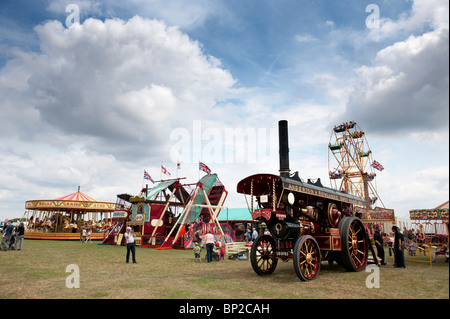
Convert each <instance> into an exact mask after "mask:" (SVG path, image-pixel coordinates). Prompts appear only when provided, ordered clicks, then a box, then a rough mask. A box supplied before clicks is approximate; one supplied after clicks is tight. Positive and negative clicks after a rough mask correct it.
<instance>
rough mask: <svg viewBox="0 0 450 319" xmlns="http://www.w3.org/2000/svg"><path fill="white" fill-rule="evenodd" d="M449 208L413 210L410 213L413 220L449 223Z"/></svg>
mask: <svg viewBox="0 0 450 319" xmlns="http://www.w3.org/2000/svg"><path fill="white" fill-rule="evenodd" d="M448 215H449V214H448V208H441V209H439V208H437V209H413V210H410V211H409V218H410V219H411V220H445V221H448Z"/></svg>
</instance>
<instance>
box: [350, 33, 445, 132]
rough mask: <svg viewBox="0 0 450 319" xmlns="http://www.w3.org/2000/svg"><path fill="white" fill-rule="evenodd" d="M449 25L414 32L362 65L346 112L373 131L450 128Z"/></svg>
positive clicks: (417, 130)
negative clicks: (417, 33)
mask: <svg viewBox="0 0 450 319" xmlns="http://www.w3.org/2000/svg"><path fill="white" fill-rule="evenodd" d="M448 41H449V38H448V29H443V28H439V29H436V30H433V31H430V32H427V33H424V34H423V35H418V36H413V35H411V36H409V37H408V38H407V39H406V40H404V41H398V42H396V43H394V44H393V45H390V46H388V47H386V48H384V49H382V50H380V51H379V52H378V53H377V55H376V58H375V61H374V65H372V66H361V67H359V68H358V69H357V70H356V72H357V73H358V75H359V77H360V79H361V84H360V85H359V86H358V87H356V88H355V91H354V93H353V94H351V96H350V99H349V103H348V108H347V112H346V114H345V116H346V117H349V116H353V118H354V119H356V120H357V121H358V120H363V121H365V122H367V123H370V127H369V128H370V129H371V130H373V131H378V132H382V131H386V132H389V133H390V134H392V133H394V132H396V131H397V132H399V131H404V130H406V129H407V130H409V131H411V132H416V133H417V132H421V131H430V130H436V129H438V130H439V129H441V130H444V131H443V134H446V133H445V131H446V130H447V129H448V114H449V113H448V111H449V108H448V105H449V91H448V90H449V89H448V86H449V73H448V68H449V64H448V63H449V62H448V56H449V47H448Z"/></svg>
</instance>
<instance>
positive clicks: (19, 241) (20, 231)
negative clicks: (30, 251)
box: [14, 223, 25, 250]
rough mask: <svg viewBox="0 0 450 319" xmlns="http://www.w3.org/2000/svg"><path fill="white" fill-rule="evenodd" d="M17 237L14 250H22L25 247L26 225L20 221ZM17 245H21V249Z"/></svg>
mask: <svg viewBox="0 0 450 319" xmlns="http://www.w3.org/2000/svg"><path fill="white" fill-rule="evenodd" d="M16 231H17V239H16V242H15V243H14V250H22V247H23V239H24V238H25V226H24V225H23V223H20V224H19V226H17V229H16ZM17 245H19V249H17Z"/></svg>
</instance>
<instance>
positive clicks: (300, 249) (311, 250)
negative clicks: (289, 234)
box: [294, 235, 321, 281]
mask: <svg viewBox="0 0 450 319" xmlns="http://www.w3.org/2000/svg"><path fill="white" fill-rule="evenodd" d="M320 263H321V256H320V248H319V244H317V241H316V240H315V239H314V237H312V236H310V235H304V236H301V237H300V238H299V239H298V240H297V242H296V243H295V246H294V269H295V273H296V274H297V276H298V278H300V280H302V281H311V280H313V279H314V278H316V276H317V275H318V274H319V271H320Z"/></svg>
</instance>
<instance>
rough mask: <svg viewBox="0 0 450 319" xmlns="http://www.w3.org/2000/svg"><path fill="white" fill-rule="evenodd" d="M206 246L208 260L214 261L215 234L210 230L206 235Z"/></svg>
mask: <svg viewBox="0 0 450 319" xmlns="http://www.w3.org/2000/svg"><path fill="white" fill-rule="evenodd" d="M204 239H205V246H206V261H207V262H209V263H210V262H212V260H213V249H214V235H213V234H211V233H210V232H208V233H207V234H206V235H205V236H204Z"/></svg>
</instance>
